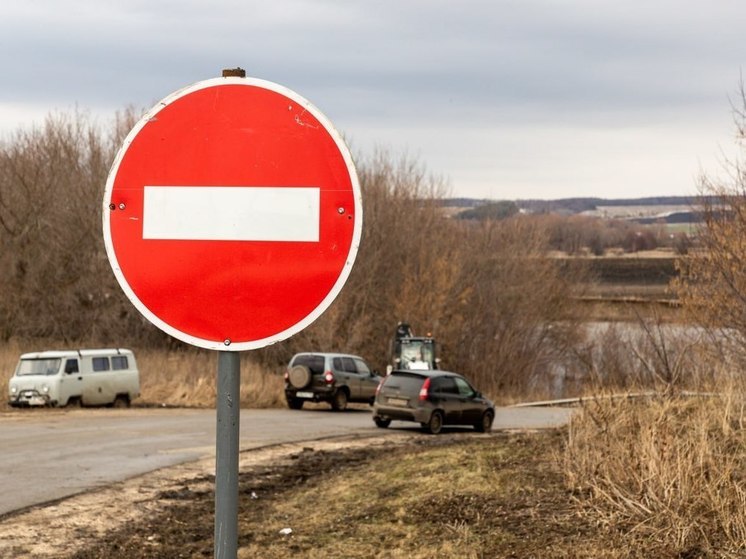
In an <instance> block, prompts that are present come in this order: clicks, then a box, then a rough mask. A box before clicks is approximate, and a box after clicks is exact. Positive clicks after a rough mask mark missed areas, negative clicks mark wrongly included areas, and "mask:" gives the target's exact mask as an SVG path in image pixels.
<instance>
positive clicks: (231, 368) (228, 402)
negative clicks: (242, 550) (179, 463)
mask: <svg viewBox="0 0 746 559" xmlns="http://www.w3.org/2000/svg"><path fill="white" fill-rule="evenodd" d="M217 388H218V401H217V431H216V435H217V439H216V441H215V445H216V451H215V459H216V461H215V558H216V559H236V556H237V554H238V433H239V427H240V424H239V420H240V409H241V406H240V402H241V400H240V390H241V364H240V360H239V354H238V353H237V352H234V351H220V352H218V387H217Z"/></svg>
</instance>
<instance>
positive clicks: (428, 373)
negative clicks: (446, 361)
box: [391, 369, 466, 380]
mask: <svg viewBox="0 0 746 559" xmlns="http://www.w3.org/2000/svg"><path fill="white" fill-rule="evenodd" d="M391 374H392V375H395V374H402V375H415V376H420V377H429V378H434V377H461V378H463V379H464V380H466V377H464V375H461V374H459V373H454V372H452V371H443V370H441V369H394V370H393V371H391Z"/></svg>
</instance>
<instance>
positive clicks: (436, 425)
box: [422, 410, 443, 435]
mask: <svg viewBox="0 0 746 559" xmlns="http://www.w3.org/2000/svg"><path fill="white" fill-rule="evenodd" d="M422 428H423V429H424V430H425V431H427V432H428V433H432V434H433V435H437V434H438V433H440V431H441V429H443V412H441V411H438V410H435V411H434V412H433V414H432V415H431V416H430V421H428V422H427V423H423V424H422Z"/></svg>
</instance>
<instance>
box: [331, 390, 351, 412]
mask: <svg viewBox="0 0 746 559" xmlns="http://www.w3.org/2000/svg"><path fill="white" fill-rule="evenodd" d="M346 408H347V392H346V391H345V390H344V389H341V388H340V389H339V390H337V391H336V392H335V393H334V398H332V409H333V410H334V411H344V410H345V409H346Z"/></svg>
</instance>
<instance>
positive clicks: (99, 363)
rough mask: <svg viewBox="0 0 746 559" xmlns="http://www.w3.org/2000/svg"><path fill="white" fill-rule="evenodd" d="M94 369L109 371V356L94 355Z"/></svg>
mask: <svg viewBox="0 0 746 559" xmlns="http://www.w3.org/2000/svg"><path fill="white" fill-rule="evenodd" d="M93 370H94V371H108V370H109V358H108V357H94V358H93Z"/></svg>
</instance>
